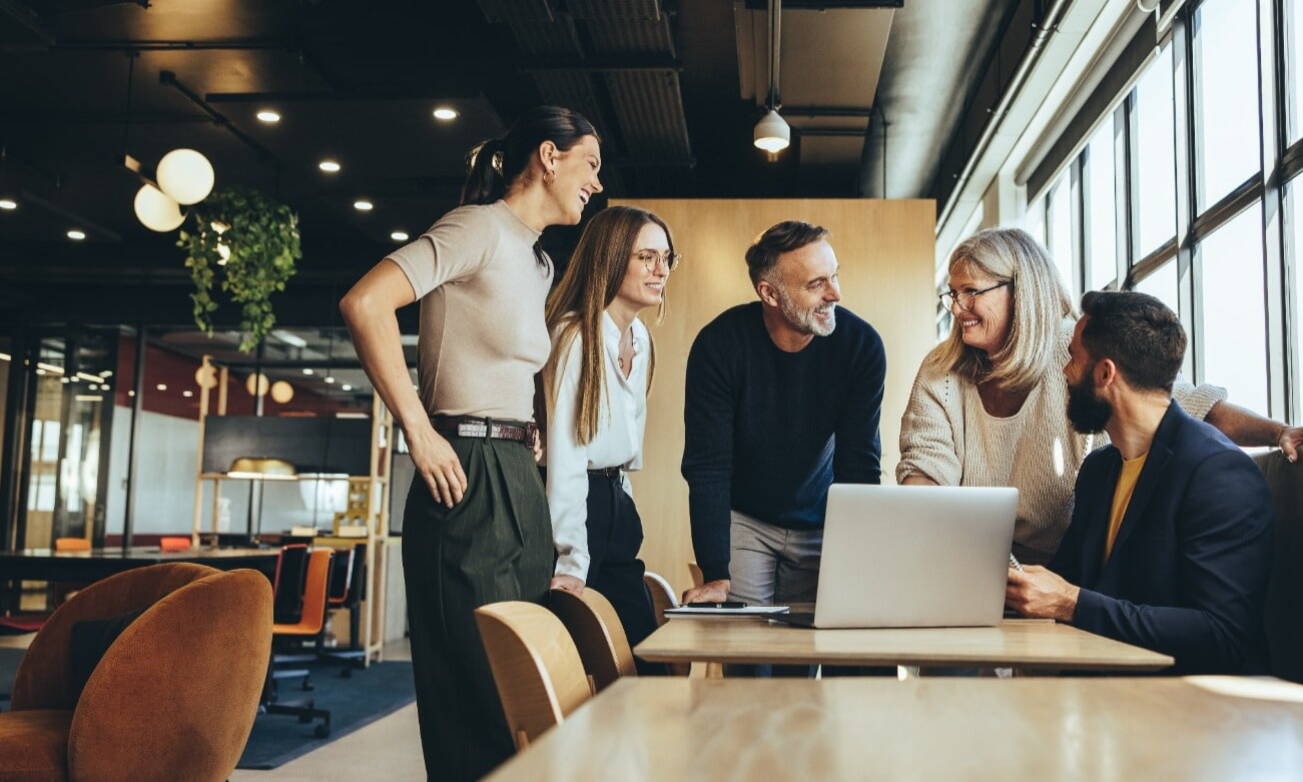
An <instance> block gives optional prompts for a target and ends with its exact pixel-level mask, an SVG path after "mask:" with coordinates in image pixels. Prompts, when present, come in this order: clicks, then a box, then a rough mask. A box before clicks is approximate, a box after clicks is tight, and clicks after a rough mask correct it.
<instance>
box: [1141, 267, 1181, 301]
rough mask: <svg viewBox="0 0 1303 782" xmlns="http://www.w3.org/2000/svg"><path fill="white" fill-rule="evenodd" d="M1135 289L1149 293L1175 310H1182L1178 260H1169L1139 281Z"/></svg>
mask: <svg viewBox="0 0 1303 782" xmlns="http://www.w3.org/2000/svg"><path fill="white" fill-rule="evenodd" d="M1133 290H1138V291H1140V292H1141V293H1148V294H1149V295H1150V296H1153V297H1154V298H1156V299H1158V300H1159V301H1161V302H1163V303H1164V304H1166V305H1167V306H1169V307H1171V308H1172V311H1173V312H1180V311H1181V306H1180V288H1179V283H1178V280H1177V276H1176V261H1168V262H1167V263H1165V264H1163V265H1162V266H1160V267H1158V268H1157V269H1155V270H1154V271H1153V273H1151V274H1150V275H1149V276H1147V277H1145V278H1144V279H1143V280H1141V281H1139V282H1137V283H1136V285H1135V288H1134V289H1133Z"/></svg>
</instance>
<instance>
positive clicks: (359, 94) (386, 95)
mask: <svg viewBox="0 0 1303 782" xmlns="http://www.w3.org/2000/svg"><path fill="white" fill-rule="evenodd" d="M477 97H479V92H478V91H472V90H469V89H465V88H458V89H452V90H422V91H419V92H410V91H409V92H402V91H395V90H387V89H370V90H342V91H339V92H210V93H208V94H207V95H205V96H204V100H206V101H208V102H209V103H259V102H261V103H273V102H274V103H295V102H300V101H306V102H311V101H322V102H326V101H332V102H338V101H367V100H464V99H471V98H477Z"/></svg>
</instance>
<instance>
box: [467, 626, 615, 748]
mask: <svg viewBox="0 0 1303 782" xmlns="http://www.w3.org/2000/svg"><path fill="white" fill-rule="evenodd" d="M475 623H476V625H477V626H478V627H479V630H480V638H481V640H482V641H483V642H484V651H485V653H486V654H487V656H488V658H489V667H490V668H491V669H492V671H493V681H494V683H495V684H496V685H497V688H498V697H499V698H500V699H501V701H502V711H503V713H504V714H506V717H507V727H508V728H509V729H510V731H511V735H512V737H513V738H514V739H515V741H516V748H517V749H518V750H520V749H524V748H525V746H526V745H527V744H529V743H530V742H532V741H535V740H536V739H537V738H538V737H539V736H540V735H541V734H542V733H543V731H545V730H547V729H548V728H550V727H552V726H553V725H556V724H557V723H559V722H561V721H562V720H564V719H565V717H566V715H567V714H569V713H570V712H572V711H574V710H575V709H576V708H578V707H579V706H580V704H582V703H583V702H584V701H586V700H588V699H589V698H590V697H592V688H591V687H590V686H589V683H588V678H587V676H585V674H584V666H583V663H582V662H581V661H580V659H579V651H578V650H577V649H576V648H575V644H574V641H572V640H571V639H570V633H568V632H566V628H565V625H563V624H561V620H560V619H557V618H556V617H555V616H554V615H553V614H552V612H550V611H548V610H547V609H546V608H543V607H542V606H539V605H535V604H534V603H525V602H520V601H507V602H501V603H490V604H489V605H486V606H481V607H479V608H477V609H475Z"/></svg>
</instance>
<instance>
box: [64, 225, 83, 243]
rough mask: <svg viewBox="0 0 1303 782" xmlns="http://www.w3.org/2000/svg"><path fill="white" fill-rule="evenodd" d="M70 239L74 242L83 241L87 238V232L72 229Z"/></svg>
mask: <svg viewBox="0 0 1303 782" xmlns="http://www.w3.org/2000/svg"><path fill="white" fill-rule="evenodd" d="M68 238H69V239H71V240H73V241H74V242H80V241H81V240H82V239H85V238H86V232H85V231H81V230H78V229H76V228H72V229H69V231H68Z"/></svg>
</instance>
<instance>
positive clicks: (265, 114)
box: [258, 109, 281, 124]
mask: <svg viewBox="0 0 1303 782" xmlns="http://www.w3.org/2000/svg"><path fill="white" fill-rule="evenodd" d="M258 119H260V120H262V121H263V122H266V123H268V124H275V123H277V122H280V121H281V115H280V112H277V111H273V110H271V109H263V110H262V111H260V112H258Z"/></svg>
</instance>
